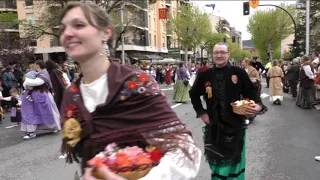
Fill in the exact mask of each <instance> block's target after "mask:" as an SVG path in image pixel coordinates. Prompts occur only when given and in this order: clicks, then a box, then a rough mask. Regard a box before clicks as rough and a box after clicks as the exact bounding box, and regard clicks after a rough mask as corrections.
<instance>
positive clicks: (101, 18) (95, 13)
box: [60, 2, 113, 47]
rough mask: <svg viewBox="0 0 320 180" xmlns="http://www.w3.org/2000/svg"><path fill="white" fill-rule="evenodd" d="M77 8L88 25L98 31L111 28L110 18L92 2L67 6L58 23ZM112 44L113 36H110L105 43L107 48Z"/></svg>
mask: <svg viewBox="0 0 320 180" xmlns="http://www.w3.org/2000/svg"><path fill="white" fill-rule="evenodd" d="M77 7H79V8H80V9H81V10H82V12H83V14H84V16H85V18H86V19H87V21H88V23H89V24H90V25H91V26H93V27H95V28H97V29H98V30H104V29H105V28H106V27H111V28H112V27H113V26H112V20H111V18H110V16H109V15H108V14H107V13H106V12H105V11H104V10H103V9H102V8H100V7H99V6H98V5H96V4H94V3H92V2H74V3H70V4H68V5H67V7H66V8H65V10H64V11H63V12H62V14H61V16H60V21H61V20H62V19H63V18H64V16H65V15H66V14H67V13H68V12H69V11H70V10H71V9H73V8H77ZM112 42H113V36H112V35H111V37H110V38H109V40H108V41H107V45H108V46H109V47H112Z"/></svg>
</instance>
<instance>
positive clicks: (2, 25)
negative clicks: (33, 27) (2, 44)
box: [0, 21, 19, 31]
mask: <svg viewBox="0 0 320 180" xmlns="http://www.w3.org/2000/svg"><path fill="white" fill-rule="evenodd" d="M0 30H5V31H18V30H19V23H12V22H5V21H0Z"/></svg>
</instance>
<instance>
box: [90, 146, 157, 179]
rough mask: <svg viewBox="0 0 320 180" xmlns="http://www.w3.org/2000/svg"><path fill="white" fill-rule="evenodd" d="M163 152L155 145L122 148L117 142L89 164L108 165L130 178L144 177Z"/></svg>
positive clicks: (119, 173)
mask: <svg viewBox="0 0 320 180" xmlns="http://www.w3.org/2000/svg"><path fill="white" fill-rule="evenodd" d="M162 157H163V153H162V152H161V151H160V150H158V149H156V147H155V146H147V147H146V149H142V148H140V147H138V146H132V147H126V148H123V149H120V148H119V147H118V146H117V145H116V144H115V143H112V144H109V145H107V146H106V148H105V149H104V151H103V152H101V153H99V154H97V155H96V157H94V158H93V159H91V160H89V161H88V165H89V166H93V167H101V166H102V165H106V166H108V167H109V169H110V170H111V171H113V172H116V173H117V174H118V175H120V176H122V177H125V178H127V179H129V180H131V179H138V178H137V176H139V178H141V177H144V176H145V175H146V174H147V173H148V172H149V171H150V170H151V169H152V168H153V167H154V166H156V165H157V164H158V163H159V161H160V159H161V158H162ZM133 177H135V178H133Z"/></svg>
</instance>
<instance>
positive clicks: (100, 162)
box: [88, 157, 105, 168]
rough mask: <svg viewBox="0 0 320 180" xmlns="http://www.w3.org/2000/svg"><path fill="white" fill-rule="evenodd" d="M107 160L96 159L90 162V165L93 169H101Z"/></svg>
mask: <svg viewBox="0 0 320 180" xmlns="http://www.w3.org/2000/svg"><path fill="white" fill-rule="evenodd" d="M104 161H105V158H102V157H95V158H93V159H91V160H89V161H88V165H89V166H92V167H97V168H101V167H102V166H103V165H104V163H103V162H104Z"/></svg>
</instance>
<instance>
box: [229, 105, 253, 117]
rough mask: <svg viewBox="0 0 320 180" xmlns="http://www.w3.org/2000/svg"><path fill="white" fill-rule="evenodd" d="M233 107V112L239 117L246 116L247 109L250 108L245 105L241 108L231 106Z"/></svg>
mask: <svg viewBox="0 0 320 180" xmlns="http://www.w3.org/2000/svg"><path fill="white" fill-rule="evenodd" d="M231 106H232V109H233V112H234V113H236V114H239V115H246V109H247V107H249V106H248V105H246V104H243V105H241V106H237V105H232V104H231Z"/></svg>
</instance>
